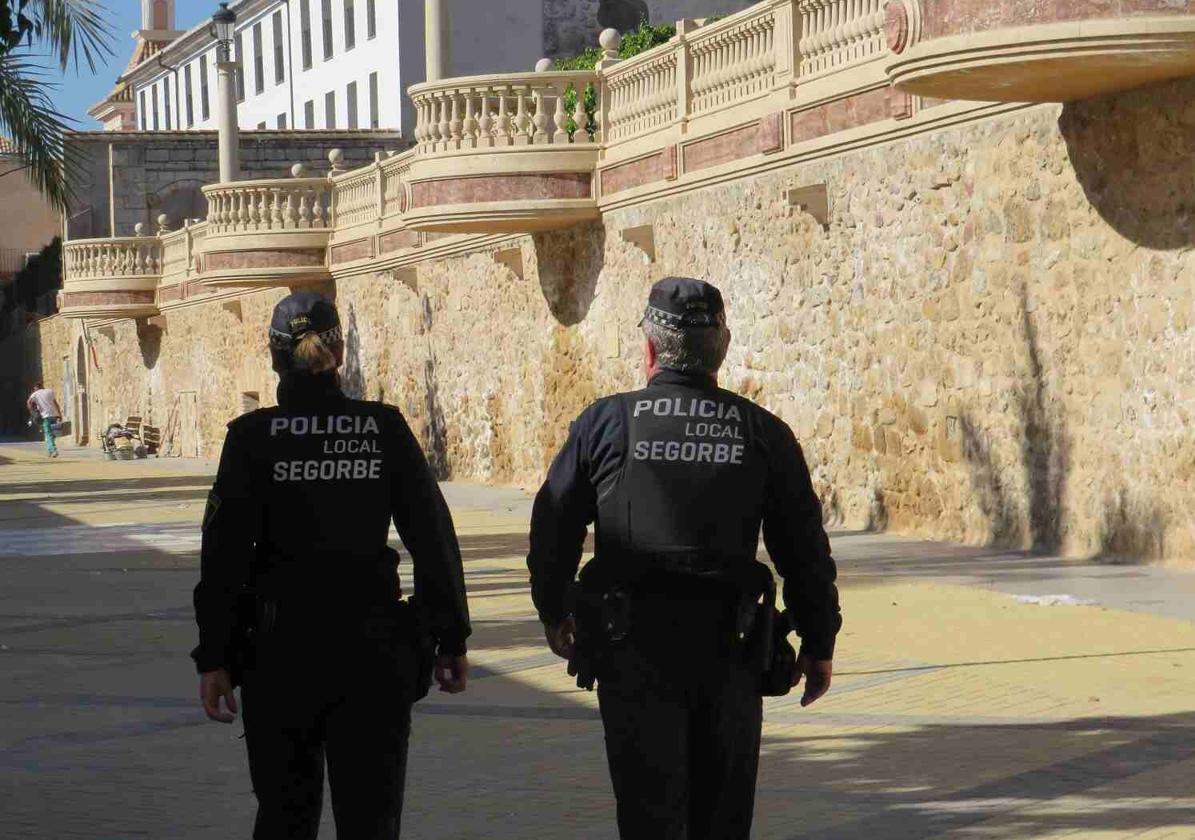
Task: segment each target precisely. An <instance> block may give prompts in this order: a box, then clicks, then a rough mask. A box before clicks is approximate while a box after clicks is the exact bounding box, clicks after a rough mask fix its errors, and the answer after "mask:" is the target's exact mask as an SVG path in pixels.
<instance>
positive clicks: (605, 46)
mask: <svg viewBox="0 0 1195 840" xmlns="http://www.w3.org/2000/svg"><path fill="white" fill-rule="evenodd" d="M598 44H600V45H601V47H602V51H603V52H604V53H605V54H606V58H618V48H619V47H621V46H622V35H621V34H620V33H619V31H618V30H617V29H603V30H602V34H601V35H599V36H598Z"/></svg>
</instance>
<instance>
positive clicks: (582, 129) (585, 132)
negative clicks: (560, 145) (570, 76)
mask: <svg viewBox="0 0 1195 840" xmlns="http://www.w3.org/2000/svg"><path fill="white" fill-rule="evenodd" d="M578 85H580V83H578ZM573 122H574V123H575V124H576V126H577V128H576V131H575V132H574V133H573V142H574V143H588V142H589V115H588V114H587V113H585V88H584V87H580V86H578V88H577V105H576V107H575V108H573Z"/></svg>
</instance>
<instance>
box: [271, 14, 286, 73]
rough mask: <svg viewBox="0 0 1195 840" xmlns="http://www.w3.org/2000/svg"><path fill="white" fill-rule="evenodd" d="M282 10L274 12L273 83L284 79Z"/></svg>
mask: <svg viewBox="0 0 1195 840" xmlns="http://www.w3.org/2000/svg"><path fill="white" fill-rule="evenodd" d="M282 47H283V44H282V12H274V84H276V85H280V84H282V83H283V82H285V81H286V61H285V59H284V55H285V54H284V53H283V51H282Z"/></svg>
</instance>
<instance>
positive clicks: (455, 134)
mask: <svg viewBox="0 0 1195 840" xmlns="http://www.w3.org/2000/svg"><path fill="white" fill-rule="evenodd" d="M450 95H451V97H452V120H451V122H449V124H448V128H449V131H451V133H452V146H453V148H457V149H459V148H460V147H461V129H462V128H463V127H464V122H463V121H462V120H461V97H460V95H459V94H456V93H453V94H450Z"/></svg>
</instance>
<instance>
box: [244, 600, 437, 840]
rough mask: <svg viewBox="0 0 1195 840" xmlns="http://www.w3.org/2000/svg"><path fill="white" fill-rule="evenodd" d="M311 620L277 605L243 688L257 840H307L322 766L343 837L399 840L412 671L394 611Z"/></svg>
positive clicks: (316, 818)
mask: <svg viewBox="0 0 1195 840" xmlns="http://www.w3.org/2000/svg"><path fill="white" fill-rule="evenodd" d="M395 606H397V605H387V606H386V607H384V608H383V607H379V608H372V609H368V610H364V611H362V613H361V614H358V615H356V616H351V617H350V616H339V617H337V618H333V617H330V616H328V615H326V614H325V615H323V616H319V615H317V614H315V611H313V610H306V609H292V610H290V611H289V612H288V609H287V605H286V604H285V603H282V604H279V605H278V607H277V617H276V619H275V621H276V623H275V625H274V626H273V627H272V628H270V629H268V630H267V631H266V632H264V633H259V635H258V639H257V644H256V650H255V656H254V661H253V664H252V667H251V668H250V669H249V670H248V671H247V672H246V674H245V678H244V685H243V686H242V689H241V703H242V706H243V716H244V721H245V742H246V745H247V747H248V751H249V773H250V777H251V779H252V781H253V792H254V793H255V794H256V796H257V803H258V810H257V821H256V824H255V826H254V830H253V837H254V840H314V838H315V837H316V835H317V833H318V831H319V822H320V814H321V811H322V808H323V793H324V768H325V764H326V766H327V774H328V785H329V787H330V789H331V792H332V812H333V816H334V817H335V820H336V835H337V837H338V838H339V840H395V838H397V837H398V836H399V827H400V821H401V818H402V802H403V788H404V784H405V779H406V767H407V743H408V739H409V736H410V731H411V705H412V702H413V700H414V696H413V688H414V683H415V674H416V656H415V647H414V644H413V638H412V637H411V636H410V634H409V632H408V631H407V628H406V627H405V626H404V625H403V622H402V620H401V617H400V616H398V615H396V610H395V609H394V607H395Z"/></svg>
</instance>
